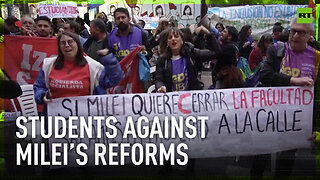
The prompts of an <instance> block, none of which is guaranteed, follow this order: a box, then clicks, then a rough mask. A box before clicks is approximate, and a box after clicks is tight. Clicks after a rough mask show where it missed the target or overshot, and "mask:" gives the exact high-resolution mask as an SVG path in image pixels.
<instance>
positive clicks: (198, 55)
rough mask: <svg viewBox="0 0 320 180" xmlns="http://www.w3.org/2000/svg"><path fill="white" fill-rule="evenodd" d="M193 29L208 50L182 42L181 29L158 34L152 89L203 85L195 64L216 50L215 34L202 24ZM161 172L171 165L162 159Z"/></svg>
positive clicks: (191, 163)
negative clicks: (200, 36) (205, 43)
mask: <svg viewBox="0 0 320 180" xmlns="http://www.w3.org/2000/svg"><path fill="white" fill-rule="evenodd" d="M200 28H202V29H201V30H198V31H196V32H198V33H200V32H204V33H205V34H206V39H207V41H208V44H209V45H208V47H211V48H212V49H211V50H208V49H203V50H200V49H197V48H194V46H193V45H192V44H191V43H185V40H184V35H183V33H182V31H181V30H180V29H178V28H176V27H173V28H168V29H166V30H164V31H163V32H161V34H160V38H159V39H160V44H159V45H160V56H159V58H158V60H157V68H156V69H157V71H156V78H155V79H156V90H157V92H162V93H165V92H172V91H185V90H201V89H203V84H202V83H201V82H200V81H199V80H198V78H197V74H198V69H197V68H196V67H199V66H196V65H195V64H196V63H202V62H203V61H204V60H207V61H209V60H211V59H213V58H215V57H216V55H217V52H218V51H220V46H219V43H218V41H217V39H216V38H215V36H214V35H213V34H211V33H209V31H208V30H207V29H205V28H204V27H203V26H201V27H200ZM194 162H195V161H194V159H190V160H189V161H188V164H187V170H186V173H192V172H193V171H194ZM163 170H164V171H165V173H168V172H171V171H172V167H171V166H170V164H169V162H168V161H166V162H165V165H164V169H163Z"/></svg>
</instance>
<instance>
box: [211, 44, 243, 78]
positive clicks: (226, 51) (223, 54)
mask: <svg viewBox="0 0 320 180" xmlns="http://www.w3.org/2000/svg"><path fill="white" fill-rule="evenodd" d="M238 49H239V48H238V46H237V43H236V42H227V43H224V44H223V45H222V46H221V51H220V53H219V54H218V55H217V62H216V64H215V66H214V68H213V70H212V75H214V76H216V75H217V74H218V72H220V70H221V69H222V68H223V67H225V66H227V65H230V64H231V65H234V66H237V58H238V57H237V54H238V56H239V50H238Z"/></svg>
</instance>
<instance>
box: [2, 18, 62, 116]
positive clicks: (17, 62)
mask: <svg viewBox="0 0 320 180" xmlns="http://www.w3.org/2000/svg"><path fill="white" fill-rule="evenodd" d="M18 25H19V24H18ZM1 44H4V56H3V57H4V59H5V62H4V69H5V71H6V72H7V73H8V75H9V76H10V78H11V79H12V80H14V81H16V82H18V83H19V84H33V83H34V81H35V80H36V79H37V77H38V74H39V71H40V69H41V67H42V61H43V59H44V58H46V57H50V56H56V55H57V54H58V46H57V39H56V38H41V37H29V36H7V35H6V36H5V38H4V43H1ZM5 107H6V109H8V110H13V109H12V106H11V103H10V101H6V102H5ZM38 111H39V112H42V111H43V107H42V106H38Z"/></svg>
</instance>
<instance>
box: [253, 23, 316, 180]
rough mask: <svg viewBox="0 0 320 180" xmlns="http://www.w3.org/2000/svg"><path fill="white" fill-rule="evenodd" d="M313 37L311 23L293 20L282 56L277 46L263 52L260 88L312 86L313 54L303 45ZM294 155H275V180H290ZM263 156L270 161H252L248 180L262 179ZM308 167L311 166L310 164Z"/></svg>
mask: <svg viewBox="0 0 320 180" xmlns="http://www.w3.org/2000/svg"><path fill="white" fill-rule="evenodd" d="M314 33H315V29H314V24H313V23H310V24H304V23H297V19H294V20H293V21H292V22H291V28H290V33H289V41H288V42H287V43H285V44H284V47H283V48H284V50H283V53H282V55H280V54H279V52H280V51H279V50H278V48H281V47H280V44H279V42H278V43H276V44H274V45H272V46H271V47H270V48H269V49H268V51H267V60H266V61H265V62H264V64H263V66H262V69H261V71H260V81H261V82H262V84H263V85H265V86H314V84H315V81H316V77H317V76H316V74H317V73H316V50H315V49H314V48H312V47H310V46H309V45H308V44H307V42H308V40H309V39H310V37H311V36H313V35H314ZM310 136H311V135H310ZM306 141H307V139H306ZM295 153H296V149H291V150H288V151H282V152H280V153H279V154H278V156H277V160H276V169H275V176H276V179H278V178H279V179H284V178H290V175H291V172H292V169H293V167H294V164H295V163H294V162H295ZM267 156H269V158H270V155H267V154H266V155H259V156H257V157H256V160H255V161H254V164H253V165H252V167H253V168H252V169H251V176H262V175H263V172H264V169H265V167H266V164H267V163H266V161H267V159H268V158H267ZM312 163H315V162H312ZM311 166H314V165H311V164H310V167H311ZM310 172H311V170H310Z"/></svg>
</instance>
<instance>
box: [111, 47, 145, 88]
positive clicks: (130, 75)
mask: <svg viewBox="0 0 320 180" xmlns="http://www.w3.org/2000/svg"><path fill="white" fill-rule="evenodd" d="M140 51H141V48H139V47H137V48H136V49H135V50H133V51H132V52H131V53H130V54H128V55H127V56H126V57H125V58H123V59H122V60H121V61H120V66H121V69H122V72H123V78H122V80H121V81H120V82H119V83H118V84H117V85H116V86H114V87H112V88H110V89H108V90H107V92H108V93H109V94H126V93H143V91H144V90H143V86H142V83H141V81H140V79H139V58H138V53H139V52H140Z"/></svg>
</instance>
